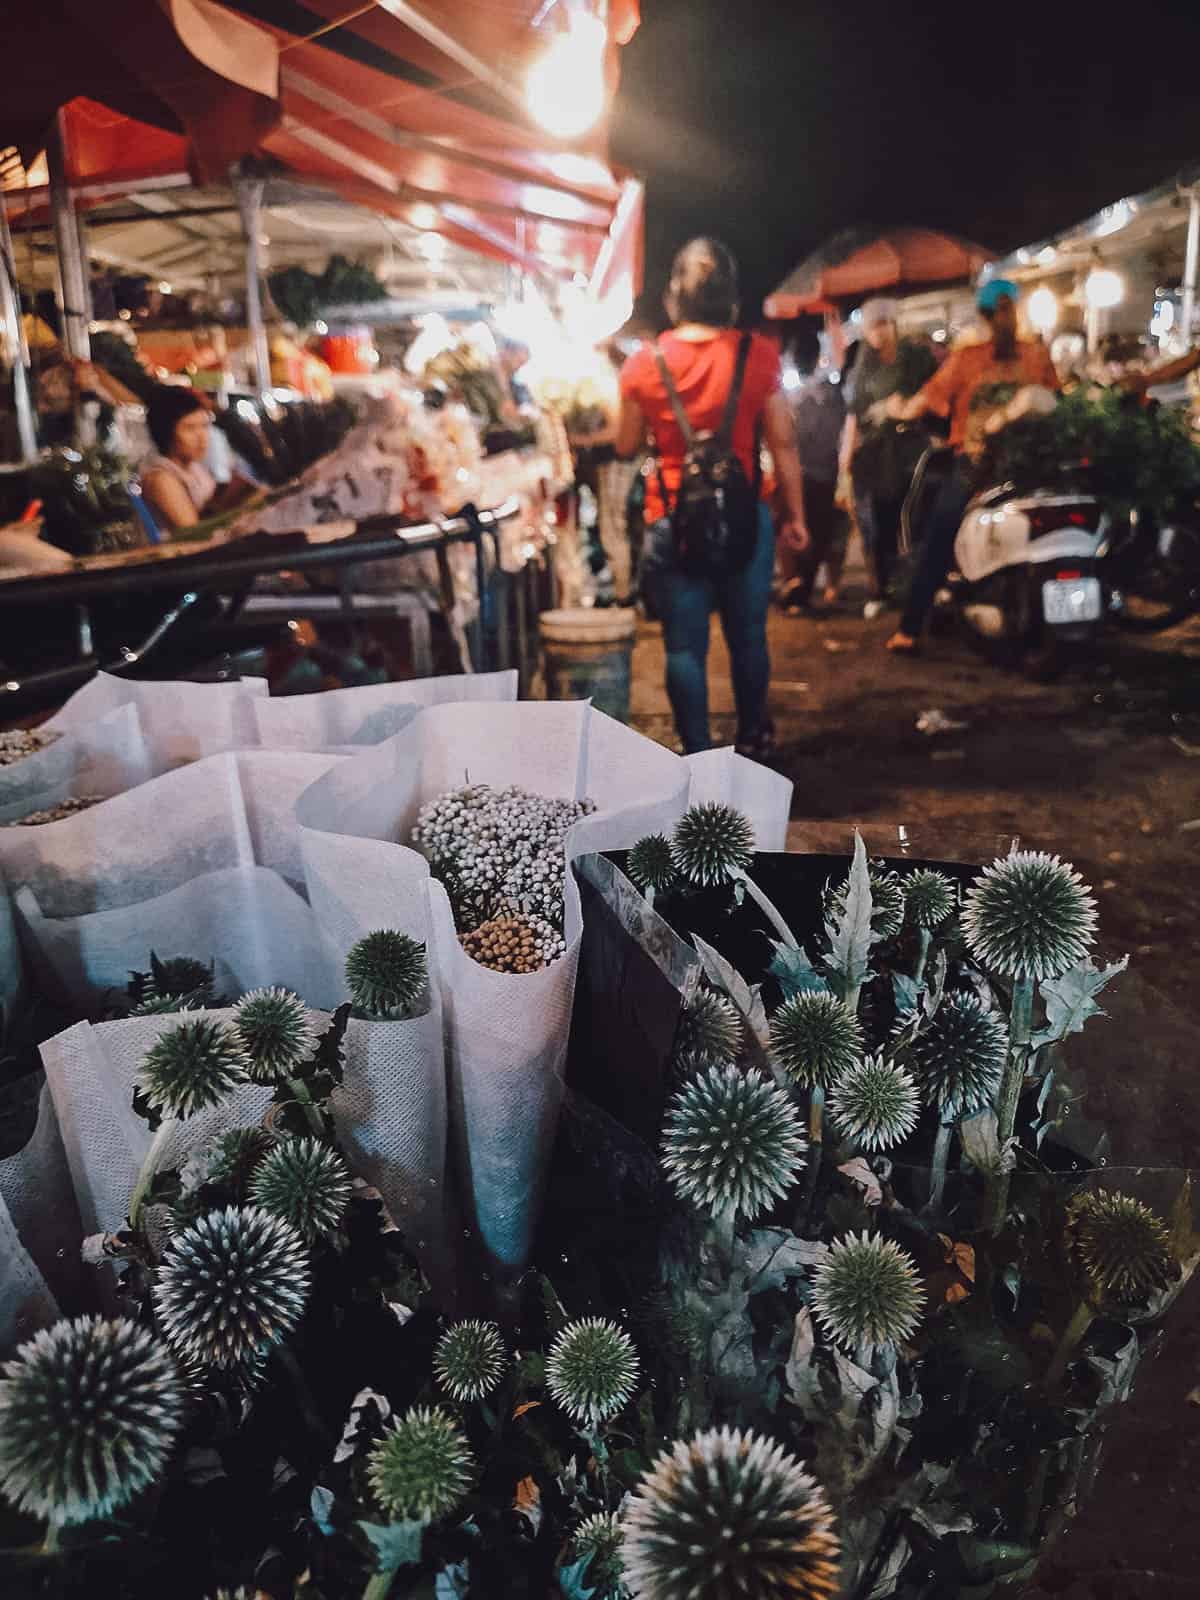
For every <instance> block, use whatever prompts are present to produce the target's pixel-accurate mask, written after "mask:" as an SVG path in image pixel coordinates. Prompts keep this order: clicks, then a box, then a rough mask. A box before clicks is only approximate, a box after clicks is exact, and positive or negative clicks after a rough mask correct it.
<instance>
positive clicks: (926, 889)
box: [900, 867, 958, 932]
mask: <svg viewBox="0 0 1200 1600" xmlns="http://www.w3.org/2000/svg"><path fill="white" fill-rule="evenodd" d="M900 888H901V891H902V892H903V895H904V912H905V915H906V916H907V918H908V920H909V921H910V922H911V923H912V924H913V925H914V927H917V928H923V929H925V930H926V931H927V932H932V931H933V930H934V929H935V928H940V927H941V925H942V923H943V922H946V921H947V920H948V919H949V918H950V917H951V916H953V914H954V908H955V906H956V905H957V904H958V894H957V891H956V889H955V887H954V881H953V879H951V878H948V877H947V876H946V874H945V873H944V872H934V871H933V869H932V868H931V867H920V868H918V870H917V871H916V872H910V873H909V874H908V876H907V877H905V878H902V879H901V882H900Z"/></svg>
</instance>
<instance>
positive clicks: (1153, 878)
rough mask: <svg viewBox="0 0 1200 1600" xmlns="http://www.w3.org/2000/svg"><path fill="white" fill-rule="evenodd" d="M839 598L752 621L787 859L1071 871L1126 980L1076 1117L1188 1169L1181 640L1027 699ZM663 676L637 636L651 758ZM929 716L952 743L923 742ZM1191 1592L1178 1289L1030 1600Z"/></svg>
mask: <svg viewBox="0 0 1200 1600" xmlns="http://www.w3.org/2000/svg"><path fill="white" fill-rule="evenodd" d="M854 577H855V575H854V573H853V572H852V571H851V572H848V574H847V579H848V582H847V585H846V588H845V590H844V595H845V603H844V605H843V607H842V608H841V609H840V610H838V611H836V612H834V613H832V614H830V615H823V616H816V617H812V618H808V617H805V618H788V617H783V616H779V615H775V616H773V617H772V621H771V630H770V633H771V647H772V667H773V691H772V704H773V711H774V715H775V719H776V722H777V726H778V732H779V738H780V743H781V746H782V749H781V756H780V760H779V762H778V766H779V769H780V770H781V771H783V772H785V773H786V774H787V776H788V777H789V778H791V779H792V780H793V782H794V784H795V797H794V801H793V807H792V819H793V820H792V825H791V828H790V831H789V848H791V849H795V850H803V849H805V848H816V847H817V846H818V844H820V845H821V846H822V847H828V841H829V840H830V839H831V838H832V839H839V838H840V839H843V840H845V841H847V842H848V840H849V836H850V830H851V827H852V826H853V825H855V824H859V825H861V826H862V827H863V830H864V833H865V834H866V836H867V839H868V844H869V846H870V847H872V848H873V849H875V850H878V851H880V852H882V851H883V850H885V849H886V850H887V852H888V853H889V854H893V855H894V854H897V853H898V850H897V847H896V845H897V827H898V825H903V826H904V827H905V828H906V829H907V832H908V836H909V838H910V840H911V843H912V853H913V854H914V855H926V856H932V857H942V858H944V859H957V860H979V861H983V860H987V859H991V857H992V856H993V855H995V854H996V853H998V852H999V851H1001V850H1005V849H1007V847H1008V844H1009V842H1010V841H1011V840H1012V839H1013V838H1014V837H1019V838H1020V839H1021V841H1022V843H1023V844H1026V845H1028V846H1032V847H1036V848H1043V849H1050V850H1055V851H1058V852H1060V853H1061V854H1062V855H1063V856H1064V857H1066V858H1067V859H1069V860H1071V861H1073V862H1074V863H1075V864H1076V866H1077V867H1078V868H1079V869H1080V871H1081V872H1082V873H1083V874H1084V877H1085V878H1086V879H1087V880H1088V881H1089V882H1090V883H1091V884H1092V886H1093V887H1094V889H1095V890H1096V892H1097V896H1098V898H1099V902H1100V907H1101V928H1102V939H1103V948H1104V951H1105V953H1106V954H1108V955H1109V956H1114V955H1122V954H1125V953H1126V952H1128V953H1129V955H1130V957H1131V971H1130V975H1129V987H1128V989H1127V992H1126V994H1125V995H1124V996H1123V997H1121V998H1119V999H1114V1001H1113V1003H1112V1004H1111V1005H1110V1007H1109V1009H1110V1012H1111V1014H1112V1021H1111V1022H1110V1023H1109V1024H1107V1025H1105V1024H1093V1027H1097V1026H1098V1027H1101V1028H1104V1027H1106V1028H1107V1034H1106V1037H1105V1039H1104V1040H1103V1041H1101V1040H1100V1039H1099V1036H1098V1035H1096V1036H1094V1037H1095V1038H1096V1046H1095V1048H1096V1049H1097V1057H1098V1059H1097V1061H1096V1063H1095V1065H1096V1079H1097V1082H1096V1107H1095V1110H1096V1112H1097V1113H1100V1112H1101V1110H1103V1112H1109V1111H1110V1110H1111V1113H1112V1114H1113V1115H1114V1116H1115V1118H1116V1120H1117V1122H1118V1123H1119V1124H1121V1125H1122V1129H1123V1134H1124V1136H1125V1138H1126V1141H1127V1142H1126V1146H1125V1153H1124V1155H1123V1157H1122V1159H1124V1160H1127V1161H1138V1162H1152V1163H1155V1164H1164V1165H1172V1166H1176V1165H1186V1166H1188V1167H1195V1168H1197V1169H1200V1155H1198V1154H1197V1152H1198V1151H1200V1072H1198V1058H1200V1050H1198V1049H1197V1043H1198V1042H1200V1033H1197V1031H1196V1027H1197V1023H1200V940H1198V939H1197V916H1196V900H1197V893H1198V890H1200V621H1194V622H1193V623H1191V624H1190V625H1188V626H1186V627H1184V628H1181V629H1177V630H1175V631H1173V632H1171V633H1169V634H1166V635H1164V636H1162V637H1160V638H1157V639H1153V640H1145V641H1142V640H1137V641H1135V640H1133V639H1129V638H1123V637H1116V638H1114V639H1112V640H1111V641H1110V642H1109V644H1108V645H1107V646H1106V648H1105V650H1104V653H1103V656H1102V658H1101V660H1100V661H1099V662H1097V663H1096V665H1095V666H1094V667H1092V668H1091V669H1090V670H1088V671H1086V672H1075V673H1073V674H1070V675H1068V676H1067V677H1065V678H1064V679H1063V680H1062V681H1060V682H1059V683H1056V684H1054V685H1052V686H1049V687H1043V686H1038V685H1034V684H1031V683H1027V682H1025V681H1024V680H1023V679H1021V678H1020V677H1018V676H1015V675H1013V674H1011V673H1006V672H1002V671H1000V670H998V669H997V668H995V667H993V666H991V665H990V664H988V663H986V662H984V661H982V660H981V659H980V658H979V657H977V656H976V655H975V654H974V653H973V652H972V651H971V650H970V649H969V647H968V646H967V645H966V643H965V642H964V641H963V640H961V639H959V638H958V637H956V636H954V635H953V634H952V635H951V636H949V637H941V638H937V639H935V640H933V641H931V642H930V644H929V645H928V647H927V649H926V651H925V653H924V654H923V655H922V657H920V658H919V659H916V660H903V661H902V660H897V659H896V658H894V657H891V656H888V655H887V654H886V653H885V652H884V650H883V642H884V640H885V639H886V637H887V635H888V633H889V631H890V629H891V627H892V626H894V618H891V617H884V618H881V619H880V620H878V621H876V622H872V623H867V622H864V621H863V620H862V617H861V611H860V607H861V598H862V595H861V591H860V590H857V589H856V587H855V584H854ZM662 674H663V652H662V640H661V634H660V630H659V629H658V628H657V627H656V626H654V625H652V624H643V626H642V628H641V630H640V634H639V639H638V643H637V648H636V651H635V657H634V692H633V707H632V710H633V721H634V723H635V724H636V726H637V727H638V728H639V729H641V731H642V732H644V733H648V734H650V735H651V736H652V737H654V738H657V739H660V740H662V741H663V742H664V743H667V744H671V743H673V739H674V734H673V728H672V724H671V719H670V714H669V708H668V706H667V701H666V696H665V693H664V690H663V678H662ZM710 686H711V687H710V693H711V703H712V711H713V734H714V738H715V739H716V740H717V741H718V742H725V741H731V740H732V733H733V720H732V711H733V697H732V690H731V686H730V680H729V668H728V658H727V656H726V654H725V649H724V644H723V641H722V640H721V639H720V635H719V629H718V628H717V626H716V622H715V619H714V627H713V650H712V656H711V661H710ZM935 708H936V709H938V710H940V711H941V712H942V713H944V715H945V716H946V717H947V718H949V719H950V720H952V721H958V722H962V723H964V724H965V725H966V726H965V727H964V728H962V729H961V730H957V731H952V732H943V733H939V734H936V735H934V736H927V735H926V734H923V733H921V732H919V731H918V730H917V726H916V723H917V719H918V717H919V715H920V714H921V713H922V712H925V711H929V710H932V709H935ZM1148 1038H1149V1039H1150V1043H1149V1044H1147V1039H1148ZM1123 1040H1128V1041H1129V1042H1130V1045H1131V1047H1132V1052H1131V1053H1136V1058H1137V1082H1136V1083H1130V1081H1129V1079H1130V1076H1131V1074H1130V1073H1129V1072H1127V1071H1126V1070H1125V1067H1124V1062H1123V1060H1122V1059H1121V1052H1122V1049H1123V1048H1124V1046H1123V1044H1122V1041H1123ZM1104 1120H1106V1121H1107V1120H1108V1117H1107V1116H1105V1117H1104ZM1197 1179H1198V1181H1200V1171H1198V1173H1197ZM1198 1570H1200V1281H1193V1283H1192V1284H1191V1286H1190V1289H1189V1290H1188V1292H1187V1294H1186V1295H1185V1297H1184V1298H1183V1300H1182V1301H1181V1302H1180V1304H1179V1306H1178V1307H1177V1309H1176V1313H1175V1318H1174V1321H1173V1322H1172V1323H1171V1325H1170V1326H1169V1328H1168V1330H1167V1334H1166V1337H1165V1338H1164V1340H1163V1342H1162V1345H1161V1348H1160V1349H1159V1350H1158V1351H1157V1352H1156V1354H1155V1356H1154V1358H1153V1359H1151V1360H1150V1361H1148V1362H1147V1363H1146V1364H1145V1365H1144V1367H1143V1369H1142V1372H1141V1374H1140V1377H1139V1383H1138V1387H1137V1389H1136V1391H1135V1398H1134V1401H1133V1403H1132V1404H1131V1405H1129V1406H1127V1407H1126V1408H1124V1411H1123V1412H1122V1414H1121V1415H1120V1416H1119V1418H1118V1419H1117V1421H1116V1422H1115V1424H1114V1426H1113V1428H1112V1431H1111V1434H1110V1438H1109V1442H1108V1444H1107V1447H1106V1451H1105V1458H1104V1464H1103V1467H1102V1470H1101V1475H1100V1478H1099V1480H1098V1482H1097V1485H1096V1488H1095V1491H1094V1493H1093V1495H1092V1497H1091V1499H1090V1501H1089V1502H1088V1503H1087V1505H1086V1506H1085V1507H1084V1508H1083V1509H1082V1510H1081V1512H1080V1514H1079V1516H1078V1517H1077V1518H1076V1520H1075V1522H1074V1523H1073V1525H1072V1526H1071V1527H1070V1529H1069V1531H1068V1533H1067V1534H1066V1536H1065V1537H1064V1538H1063V1539H1062V1541H1061V1542H1060V1543H1059V1544H1058V1545H1057V1546H1056V1547H1055V1549H1054V1550H1053V1552H1052V1553H1051V1554H1050V1555H1049V1556H1048V1557H1047V1559H1046V1561H1045V1563H1044V1566H1043V1570H1042V1572H1041V1574H1040V1576H1039V1580H1038V1586H1037V1587H1036V1588H1034V1589H1031V1590H1029V1591H1027V1600H1050V1597H1052V1596H1053V1597H1055V1600H1151V1597H1152V1600H1184V1597H1185V1596H1186V1597H1194V1596H1196V1595H1197V1594H1200V1578H1198V1577H1197V1572H1198ZM947 1600H948V1597H947Z"/></svg>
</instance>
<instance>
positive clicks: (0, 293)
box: [0, 196, 38, 461]
mask: <svg viewBox="0 0 1200 1600" xmlns="http://www.w3.org/2000/svg"><path fill="white" fill-rule="evenodd" d="M0 321H2V322H3V325H4V334H5V338H6V341H7V343H8V356H9V360H10V362H11V363H12V385H13V410H14V411H15V413H16V418H17V437H18V439H19V440H20V444H21V460H22V461H32V460H33V459H34V458H35V457H36V455H37V448H38V447H37V418H36V416H35V415H34V410H33V394H32V391H31V390H30V387H29V347H28V345H27V344H26V342H25V329H24V327H23V326H22V323H21V297H20V294H19V293H18V290H17V258H16V256H15V255H14V253H13V242H12V234H11V233H10V232H9V229H8V206H7V205H6V203H5V201H4V198H3V196H0Z"/></svg>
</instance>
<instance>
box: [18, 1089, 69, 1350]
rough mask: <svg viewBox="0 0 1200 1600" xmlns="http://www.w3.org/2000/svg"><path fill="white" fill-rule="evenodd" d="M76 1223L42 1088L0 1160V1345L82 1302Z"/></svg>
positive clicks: (62, 1155)
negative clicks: (32, 1115) (16, 1146)
mask: <svg viewBox="0 0 1200 1600" xmlns="http://www.w3.org/2000/svg"><path fill="white" fill-rule="evenodd" d="M81 1237H82V1229H81V1226H80V1220H79V1211H78V1208H77V1207H76V1204H75V1194H74V1190H73V1187H72V1184H71V1179H70V1174H69V1172H68V1170H67V1162H66V1156H65V1153H64V1151H63V1146H62V1140H61V1139H60V1137H59V1132H58V1121H57V1118H56V1117H55V1114H54V1106H53V1104H52V1102H51V1099H50V1094H49V1091H48V1090H47V1089H46V1087H45V1085H43V1086H42V1090H41V1096H40V1099H39V1102H38V1112H37V1122H36V1123H35V1125H34V1129H33V1132H32V1134H31V1135H30V1138H29V1141H28V1143H27V1144H26V1145H25V1146H24V1147H23V1148H22V1149H20V1150H17V1151H15V1152H14V1153H13V1154H12V1155H8V1156H5V1157H3V1158H2V1159H0V1352H3V1353H7V1350H8V1346H9V1344H10V1343H11V1342H12V1341H13V1340H14V1339H16V1338H17V1337H20V1338H27V1337H28V1336H29V1334H30V1333H32V1332H34V1331H35V1329H36V1328H39V1327H45V1326H47V1325H48V1323H50V1322H53V1321H54V1320H55V1318H56V1317H57V1315H58V1313H59V1309H60V1308H61V1309H62V1310H63V1311H68V1310H74V1309H76V1308H78V1307H80V1306H82V1304H83V1303H84V1299H83V1296H84V1293H85V1287H86V1286H85V1282H84V1278H85V1270H84V1268H83V1264H82V1262H81V1261H80V1259H79V1242H80V1239H81Z"/></svg>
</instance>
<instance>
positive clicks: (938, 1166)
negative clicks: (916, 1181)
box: [929, 1122, 956, 1211]
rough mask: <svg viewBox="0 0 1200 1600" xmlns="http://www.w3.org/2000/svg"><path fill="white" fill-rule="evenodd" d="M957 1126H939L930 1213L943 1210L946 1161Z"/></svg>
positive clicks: (934, 1157)
mask: <svg viewBox="0 0 1200 1600" xmlns="http://www.w3.org/2000/svg"><path fill="white" fill-rule="evenodd" d="M955 1126H956V1124H955V1123H953V1122H940V1123H939V1124H938V1131H937V1140H936V1142H935V1144H934V1147H933V1165H932V1166H931V1168H930V1169H929V1209H930V1211H940V1210H941V1209H942V1196H943V1194H944V1193H945V1190H946V1161H947V1158H948V1157H949V1155H950V1141H951V1139H953V1137H954V1129H955Z"/></svg>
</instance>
